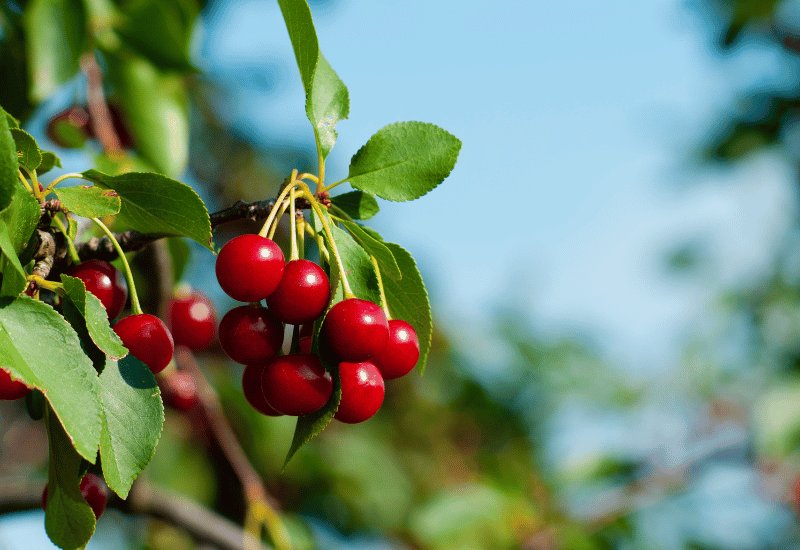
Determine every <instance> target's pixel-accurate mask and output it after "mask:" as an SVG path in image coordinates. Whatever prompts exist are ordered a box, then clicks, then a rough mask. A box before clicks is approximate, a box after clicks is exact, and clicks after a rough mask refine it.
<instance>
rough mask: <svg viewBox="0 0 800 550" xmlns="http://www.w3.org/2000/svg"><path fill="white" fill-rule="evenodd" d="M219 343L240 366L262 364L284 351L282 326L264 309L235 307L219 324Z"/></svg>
mask: <svg viewBox="0 0 800 550" xmlns="http://www.w3.org/2000/svg"><path fill="white" fill-rule="evenodd" d="M219 343H220V345H221V346H222V349H223V350H224V351H225V353H227V354H228V357H230V358H231V359H233V360H234V361H236V362H237V363H241V364H243V365H249V364H252V363H263V362H265V361H268V360H269V359H272V358H273V357H274V356H275V354H276V353H278V351H279V350H280V349H281V346H282V345H283V325H282V324H281V322H280V321H279V320H278V319H277V318H276V317H275V316H274V315H273V314H272V312H271V311H269V310H268V309H267V308H265V307H260V306H249V305H248V306H239V307H235V308H233V309H232V310H230V311H229V312H228V313H226V314H225V316H224V317H223V318H222V321H220V323H219Z"/></svg>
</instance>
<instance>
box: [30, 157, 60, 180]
mask: <svg viewBox="0 0 800 550" xmlns="http://www.w3.org/2000/svg"><path fill="white" fill-rule="evenodd" d="M56 166H58V167H59V168H61V159H60V158H58V157H57V156H56V154H55V153H53V152H52V151H42V163H41V164H40V165H39V167H38V168H37V169H36V175H37V176H41V175H42V174H46V173H47V172H49V171H50V170H52V169H53V168H55V167H56Z"/></svg>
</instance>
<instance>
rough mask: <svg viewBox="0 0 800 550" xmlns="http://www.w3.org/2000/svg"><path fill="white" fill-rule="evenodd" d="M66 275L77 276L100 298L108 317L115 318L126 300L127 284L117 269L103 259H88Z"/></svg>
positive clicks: (87, 288)
mask: <svg viewBox="0 0 800 550" xmlns="http://www.w3.org/2000/svg"><path fill="white" fill-rule="evenodd" d="M67 275H69V276H71V277H77V278H78V279H80V280H81V281H83V284H84V285H86V290H88V291H89V292H91V293H92V294H94V295H95V296H97V297H98V298H99V299H100V302H101V303H102V304H103V307H105V308H106V313H107V314H108V319H109V320H112V319H116V318H117V316H118V315H119V314H120V313H122V310H123V309H124V308H125V302H127V301H128V285H127V284H126V283H125V278H124V277H123V276H122V273H120V272H119V270H118V269H117V268H116V267H114V266H113V265H111V264H110V263H108V262H105V261H103V260H88V261H86V262H83V263H82V264H80V265H78V266H76V267H74V268H73V269H72V270H70V271H69V272H68V273H67Z"/></svg>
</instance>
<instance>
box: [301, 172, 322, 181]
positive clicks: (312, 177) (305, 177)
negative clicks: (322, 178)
mask: <svg viewBox="0 0 800 550" xmlns="http://www.w3.org/2000/svg"><path fill="white" fill-rule="evenodd" d="M295 179H298V180H311V181H313V182H314V183H319V178H318V177H317V176H315V175H314V174H309V173H308V172H303V173H302V174H298V175H297V177H296V178H295Z"/></svg>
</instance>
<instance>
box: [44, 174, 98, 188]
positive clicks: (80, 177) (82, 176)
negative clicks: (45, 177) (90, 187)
mask: <svg viewBox="0 0 800 550" xmlns="http://www.w3.org/2000/svg"><path fill="white" fill-rule="evenodd" d="M69 178H77V179H80V180H86V181H92V180H90V179H89V178H86V177H84V175H83V174H79V173H77V172H72V173H70V174H64V175H63V176H59V177H57V178H56V179H54V180H53V181H51V182H50V185H48V186H47V188H46V189H45V191H50V190H52V189H53V188H54V187H55V186H56V185H58V184H59V183H61V182H62V181H64V180H68V179H69ZM93 183H94V182H93Z"/></svg>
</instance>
